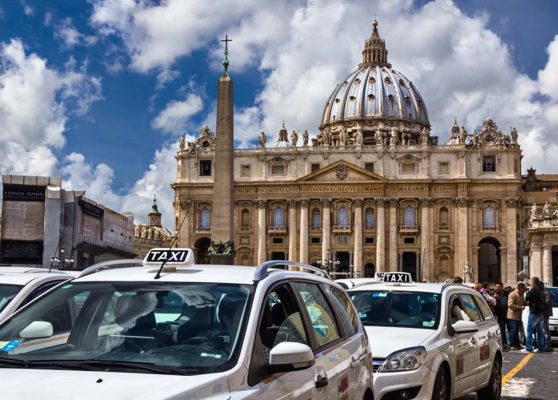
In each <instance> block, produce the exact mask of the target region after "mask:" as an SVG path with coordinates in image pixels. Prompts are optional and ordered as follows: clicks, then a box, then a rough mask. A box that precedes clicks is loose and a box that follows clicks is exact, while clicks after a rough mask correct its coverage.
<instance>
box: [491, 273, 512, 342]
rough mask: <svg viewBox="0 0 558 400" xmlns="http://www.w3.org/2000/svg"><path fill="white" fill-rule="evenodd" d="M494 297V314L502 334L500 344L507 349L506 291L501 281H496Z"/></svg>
mask: <svg viewBox="0 0 558 400" xmlns="http://www.w3.org/2000/svg"><path fill="white" fill-rule="evenodd" d="M494 298H495V299H496V306H495V307H494V315H496V318H497V319H498V325H500V333H501V334H502V344H503V345H504V350H507V349H508V348H509V346H508V335H507V334H506V325H507V322H508V292H506V291H505V290H504V284H503V283H502V282H498V283H497V284H496V290H495V291H494Z"/></svg>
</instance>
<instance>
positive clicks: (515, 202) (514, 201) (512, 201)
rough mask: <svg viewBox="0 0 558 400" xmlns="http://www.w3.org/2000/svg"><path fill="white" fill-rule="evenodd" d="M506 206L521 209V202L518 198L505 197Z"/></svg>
mask: <svg viewBox="0 0 558 400" xmlns="http://www.w3.org/2000/svg"><path fill="white" fill-rule="evenodd" d="M504 204H505V205H506V206H507V207H519V206H520V200H519V198H517V197H504Z"/></svg>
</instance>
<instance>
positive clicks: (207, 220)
mask: <svg viewBox="0 0 558 400" xmlns="http://www.w3.org/2000/svg"><path fill="white" fill-rule="evenodd" d="M210 227H211V213H210V212H209V209H208V208H202V209H201V210H200V228H202V229H209V228H210Z"/></svg>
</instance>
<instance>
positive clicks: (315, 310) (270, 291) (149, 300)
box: [0, 249, 374, 400]
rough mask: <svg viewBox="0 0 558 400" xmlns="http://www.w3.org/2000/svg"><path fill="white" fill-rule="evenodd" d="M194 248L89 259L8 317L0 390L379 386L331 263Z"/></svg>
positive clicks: (28, 395) (213, 392)
mask: <svg viewBox="0 0 558 400" xmlns="http://www.w3.org/2000/svg"><path fill="white" fill-rule="evenodd" d="M192 254H193V253H192V251H191V250H189V249H172V250H170V249H154V250H152V251H150V252H149V253H148V255H147V256H146V259H145V260H143V261H142V260H126V262H128V263H129V262H135V263H139V264H143V265H142V266H139V267H131V268H125V269H122V268H110V267H111V265H107V264H115V263H116V262H111V263H104V264H103V265H97V266H93V267H90V268H89V269H86V270H85V271H84V272H83V273H82V274H81V276H79V277H78V278H76V279H74V280H73V281H71V282H68V283H66V284H63V285H61V286H60V287H58V288H57V289H55V290H53V291H51V292H49V293H48V294H46V295H45V296H43V297H41V298H40V299H38V300H37V301H35V302H33V303H32V304H30V305H29V306H28V307H26V308H25V309H23V310H21V311H20V312H18V313H16V314H15V315H13V316H12V317H11V318H10V319H9V320H8V321H6V322H5V323H3V324H2V325H0V349H1V350H3V351H2V354H0V368H2V372H1V374H2V382H3V384H2V397H3V398H10V399H12V398H17V399H19V400H24V399H38V398H40V399H43V400H47V399H78V398H79V399H81V400H87V399H95V400H97V399H103V400H109V399H118V400H123V399H149V400H153V399H181V400H187V399H269V400H272V399H273V400H274V399H310V398H311V399H313V400H319V399H365V400H368V399H370V400H372V399H373V398H374V397H373V386H372V354H371V351H370V347H369V343H368V339H367V336H366V334H365V331H364V328H363V326H362V323H361V322H360V319H359V318H358V314H357V312H356V309H355V308H354V306H353V304H352V303H351V301H350V299H349V297H348V296H347V294H346V293H345V292H344V290H342V288H341V287H340V286H338V285H337V284H335V283H333V282H332V281H331V280H329V279H327V276H326V275H325V274H324V273H323V272H322V271H321V270H319V269H317V268H314V267H311V266H307V265H304V264H300V263H293V262H288V261H268V262H265V263H263V264H262V265H260V266H259V267H257V268H254V267H239V266H223V265H197V264H193V256H192ZM290 265H292V266H296V267H299V268H302V269H306V270H309V271H311V272H314V273H308V272H299V271H290V270H285V269H284V267H285V266H290ZM105 267H106V268H107V269H103V268H105ZM278 267H281V268H278ZM29 382H34V383H35V384H33V385H30V384H29Z"/></svg>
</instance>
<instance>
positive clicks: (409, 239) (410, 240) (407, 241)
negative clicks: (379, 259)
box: [403, 237, 415, 244]
mask: <svg viewBox="0 0 558 400" xmlns="http://www.w3.org/2000/svg"><path fill="white" fill-rule="evenodd" d="M403 243H405V244H415V238H414V237H404V238H403Z"/></svg>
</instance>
